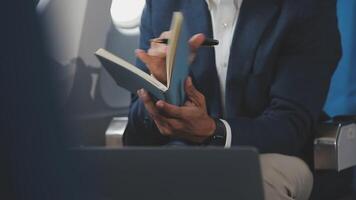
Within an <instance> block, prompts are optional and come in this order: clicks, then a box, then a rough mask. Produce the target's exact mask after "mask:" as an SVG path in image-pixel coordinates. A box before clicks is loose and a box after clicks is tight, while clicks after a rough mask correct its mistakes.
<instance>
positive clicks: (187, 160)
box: [72, 147, 263, 200]
mask: <svg viewBox="0 0 356 200" xmlns="http://www.w3.org/2000/svg"><path fill="white" fill-rule="evenodd" d="M72 155H73V156H74V157H73V158H74V159H75V163H77V164H76V167H74V170H75V173H76V174H77V175H79V179H80V184H81V188H82V189H83V192H84V193H85V194H86V195H85V196H86V197H90V198H89V199H105V200H114V199H115V200H117V199H124V200H126V199H130V200H143V199H149V200H150V199H154V200H220V199H223V200H228V199H234V200H236V199H238V200H262V199H263V189H262V178H261V170H260V165H259V156H258V153H257V151H256V150H255V149H253V148H248V147H241V148H232V149H222V148H221V149H220V148H219V149H218V148H126V149H107V148H81V149H75V150H73V153H72Z"/></svg>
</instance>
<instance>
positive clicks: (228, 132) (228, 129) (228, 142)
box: [220, 119, 232, 149]
mask: <svg viewBox="0 0 356 200" xmlns="http://www.w3.org/2000/svg"><path fill="white" fill-rule="evenodd" d="M220 121H222V123H224V125H225V130H226V142H225V148H226V149H229V148H230V147H231V137H232V133H231V127H230V125H229V123H227V121H225V120H223V119H220Z"/></svg>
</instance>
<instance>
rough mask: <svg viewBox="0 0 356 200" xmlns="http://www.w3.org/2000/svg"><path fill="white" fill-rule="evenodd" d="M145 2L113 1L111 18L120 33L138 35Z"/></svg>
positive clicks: (135, 0)
mask: <svg viewBox="0 0 356 200" xmlns="http://www.w3.org/2000/svg"><path fill="white" fill-rule="evenodd" d="M144 7H145V0H130V1H128V0H113V1H112V4H111V8H110V13H111V18H112V20H113V23H114V25H115V27H116V29H117V30H118V31H120V32H121V33H123V34H125V35H138V34H139V25H140V18H141V14H142V11H143V8H144Z"/></svg>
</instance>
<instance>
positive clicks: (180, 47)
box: [95, 12, 190, 105]
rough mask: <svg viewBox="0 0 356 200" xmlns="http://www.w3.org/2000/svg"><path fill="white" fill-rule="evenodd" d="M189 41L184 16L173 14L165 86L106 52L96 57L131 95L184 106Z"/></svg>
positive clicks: (98, 53)
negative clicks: (139, 92)
mask: <svg viewBox="0 0 356 200" xmlns="http://www.w3.org/2000/svg"><path fill="white" fill-rule="evenodd" d="M188 40H189V36H188V33H187V29H186V26H185V23H184V17H183V14H182V13H181V12H175V13H173V19H172V24H171V38H169V40H168V52H167V57H166V69H167V70H166V71H167V85H164V84H162V83H161V82H159V81H158V80H156V79H155V78H154V77H153V76H150V75H149V74H147V73H146V72H144V71H143V70H141V69H140V68H138V67H136V66H134V65H132V64H130V63H129V62H127V61H125V60H124V59H122V58H120V57H118V56H116V55H114V54H112V53H110V52H109V51H107V50H105V49H98V50H97V51H96V52H95V55H96V56H97V58H98V59H99V61H100V62H101V64H102V65H103V66H104V68H105V69H106V70H107V71H108V72H109V74H110V75H111V76H112V78H113V79H114V80H115V82H116V83H117V85H119V86H121V87H123V88H125V89H127V90H129V91H130V92H132V93H136V91H137V90H139V89H141V88H143V89H145V90H146V91H148V92H149V93H150V94H151V95H152V96H153V98H154V99H159V100H165V101H167V102H168V103H171V104H174V105H183V104H184V101H185V91H184V82H185V80H186V78H187V76H188V74H189V53H190V49H189V45H188Z"/></svg>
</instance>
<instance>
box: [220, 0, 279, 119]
mask: <svg viewBox="0 0 356 200" xmlns="http://www.w3.org/2000/svg"><path fill="white" fill-rule="evenodd" d="M278 1H279V0H244V2H243V4H242V7H241V10H240V16H239V20H238V23H237V25H236V30H235V34H234V38H233V42H232V45H231V53H230V58H229V68H228V73H227V78H226V81H227V83H226V87H227V88H226V111H227V112H226V113H227V116H228V117H232V116H236V115H238V114H239V113H241V112H243V96H244V91H243V90H244V88H245V84H246V80H245V79H246V75H248V74H249V73H251V70H252V67H253V62H254V60H255V53H256V50H257V47H258V45H259V43H260V40H261V38H262V35H263V33H264V32H265V30H266V28H267V27H268V25H270V23H271V22H272V20H273V18H274V17H275V16H276V15H277V14H278V10H279V6H278V3H277V2H278ZM231 104H233V105H234V107H235V108H237V109H235V110H232V109H229V105H231Z"/></svg>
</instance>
